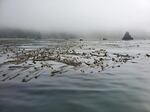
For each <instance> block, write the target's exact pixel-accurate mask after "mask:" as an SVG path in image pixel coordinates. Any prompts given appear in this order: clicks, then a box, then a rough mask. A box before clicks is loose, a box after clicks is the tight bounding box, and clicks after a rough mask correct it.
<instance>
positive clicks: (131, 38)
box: [122, 32, 133, 40]
mask: <svg viewBox="0 0 150 112" xmlns="http://www.w3.org/2000/svg"><path fill="white" fill-rule="evenodd" d="M122 40H133V37H131V35H130V34H129V32H126V33H125V35H124V37H123V38H122Z"/></svg>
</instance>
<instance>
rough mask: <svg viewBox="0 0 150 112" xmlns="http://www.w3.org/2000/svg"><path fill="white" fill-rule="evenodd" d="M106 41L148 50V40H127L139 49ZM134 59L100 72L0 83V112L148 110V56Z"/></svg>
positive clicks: (122, 49)
mask: <svg viewBox="0 0 150 112" xmlns="http://www.w3.org/2000/svg"><path fill="white" fill-rule="evenodd" d="M93 43H94V42H93ZM108 43H109V44H110V43H111V47H109V46H107V44H108ZM108 43H106V44H105V43H103V44H104V45H103V47H106V48H107V50H109V51H111V50H112V51H115V52H130V53H133V54H134V53H139V52H140V53H143V52H144V53H146V52H148V53H149V51H148V50H149V49H148V48H149V47H150V44H149V43H148V41H132V42H129V43H128V45H129V46H130V45H135V46H136V45H137V44H140V47H139V48H137V47H135V46H132V47H129V46H128V45H127V44H126V43H125V44H124V43H122V42H118V43H119V44H118V43H117V42H108ZM114 43H115V44H116V43H117V45H119V46H121V47H118V46H117V48H116V46H115V47H112V44H114ZM133 51H134V52H133ZM135 61H136V63H126V64H123V65H122V66H121V67H120V68H115V69H108V70H106V71H103V72H101V73H93V74H91V73H84V74H83V73H82V74H81V73H75V72H74V73H71V72H67V73H63V74H59V75H56V76H55V77H49V76H48V74H46V73H45V74H43V75H42V77H41V78H39V79H37V80H33V81H32V82H29V83H21V82H0V112H149V111H150V106H149V105H150V86H149V85H150V74H149V73H150V69H149V67H150V58H149V59H147V58H143V57H141V58H139V59H136V60H135Z"/></svg>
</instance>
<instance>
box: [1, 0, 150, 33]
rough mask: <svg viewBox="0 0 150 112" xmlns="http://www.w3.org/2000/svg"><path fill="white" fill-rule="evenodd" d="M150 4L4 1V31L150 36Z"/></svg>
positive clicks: (135, 0) (138, 0)
mask: <svg viewBox="0 0 150 112" xmlns="http://www.w3.org/2000/svg"><path fill="white" fill-rule="evenodd" d="M149 20H150V1H149V0H111V1H110V0H76V1H74V0H61V1H60V0H1V1H0V28H18V29H28V30H36V31H42V32H80V33H81V32H100V31H101V32H102V31H103V32H106V31H107V32H114V31H115V32H125V31H132V32H133V34H134V33H135V32H136V33H137V32H141V33H142V34H149V32H150V30H149V25H150V21H149Z"/></svg>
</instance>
